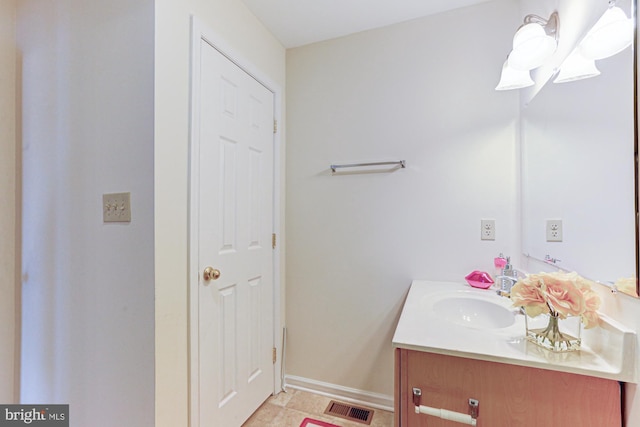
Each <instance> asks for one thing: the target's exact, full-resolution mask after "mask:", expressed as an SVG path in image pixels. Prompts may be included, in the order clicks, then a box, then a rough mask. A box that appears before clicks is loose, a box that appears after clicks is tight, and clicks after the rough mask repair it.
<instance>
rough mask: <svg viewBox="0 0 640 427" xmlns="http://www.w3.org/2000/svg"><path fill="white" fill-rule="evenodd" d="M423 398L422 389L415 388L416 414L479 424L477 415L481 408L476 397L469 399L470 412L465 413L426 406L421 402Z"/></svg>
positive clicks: (414, 402) (467, 423) (471, 424)
mask: <svg viewBox="0 0 640 427" xmlns="http://www.w3.org/2000/svg"><path fill="white" fill-rule="evenodd" d="M421 398H422V390H420V389H419V388H414V389H413V404H414V406H415V411H416V414H424V415H431V416H433V417H437V418H441V419H443V420H448V421H454V422H457V423H461V424H466V425H470V426H475V425H477V419H476V418H477V417H478V412H479V409H480V402H478V400H476V399H469V414H463V413H461V412H454V411H449V410H447V409H441V408H432V407H430V406H424V405H421V404H420V400H421Z"/></svg>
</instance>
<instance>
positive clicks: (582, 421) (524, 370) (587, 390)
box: [395, 348, 622, 427]
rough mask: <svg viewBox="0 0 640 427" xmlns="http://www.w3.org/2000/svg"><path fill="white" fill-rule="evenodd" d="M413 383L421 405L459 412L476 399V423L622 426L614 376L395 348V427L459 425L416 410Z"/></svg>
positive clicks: (491, 426) (489, 426)
mask: <svg viewBox="0 0 640 427" xmlns="http://www.w3.org/2000/svg"><path fill="white" fill-rule="evenodd" d="M414 387H415V388H419V389H421V391H422V396H421V402H420V404H421V405H425V406H430V407H434V408H442V409H447V410H450V411H455V412H461V413H463V414H467V413H469V399H470V398H472V399H476V400H478V402H479V416H478V418H477V426H478V427H506V426H509V427H568V426H582V427H589V426H592V427H620V426H621V425H622V421H621V420H622V414H621V410H622V408H621V391H620V383H618V382H617V381H615V380H609V379H602V378H596V377H590V376H584V375H578V374H572V373H565V372H557V371H551V370H545V369H538V368H532V367H524V366H517V365H510V364H503V363H498V362H488V361H482V360H475V359H467V358H463V357H457V356H449V355H442V354H435V353H428V352H422V351H416V350H408V349H404V348H396V350H395V426H396V427H426V426H428V427H457V426H462V425H463V424H460V423H457V422H454V421H447V420H442V419H440V418H436V417H433V416H430V415H424V414H416V413H415V410H414V408H415V407H414V404H413V388H414Z"/></svg>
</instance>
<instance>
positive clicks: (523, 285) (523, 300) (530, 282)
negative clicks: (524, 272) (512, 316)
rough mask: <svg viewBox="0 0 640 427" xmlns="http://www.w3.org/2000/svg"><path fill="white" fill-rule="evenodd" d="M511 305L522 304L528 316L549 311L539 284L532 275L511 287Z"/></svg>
mask: <svg viewBox="0 0 640 427" xmlns="http://www.w3.org/2000/svg"><path fill="white" fill-rule="evenodd" d="M511 301H513V305H515V306H522V307H524V310H525V311H526V312H527V315H528V316H529V317H536V316H537V315H539V314H542V313H548V312H549V306H548V305H547V302H546V300H545V298H544V295H543V294H542V290H541V289H540V286H539V284H538V282H537V280H535V278H534V277H533V276H529V277H527V278H525V279H521V280H519V281H518V282H517V283H516V284H515V285H513V287H512V288H511Z"/></svg>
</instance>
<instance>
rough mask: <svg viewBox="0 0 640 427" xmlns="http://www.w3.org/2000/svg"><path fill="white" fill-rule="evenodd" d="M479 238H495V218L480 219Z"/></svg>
mask: <svg viewBox="0 0 640 427" xmlns="http://www.w3.org/2000/svg"><path fill="white" fill-rule="evenodd" d="M480 239H481V240H496V220H495V219H481V220H480Z"/></svg>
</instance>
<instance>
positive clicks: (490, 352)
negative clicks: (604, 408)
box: [393, 280, 638, 383]
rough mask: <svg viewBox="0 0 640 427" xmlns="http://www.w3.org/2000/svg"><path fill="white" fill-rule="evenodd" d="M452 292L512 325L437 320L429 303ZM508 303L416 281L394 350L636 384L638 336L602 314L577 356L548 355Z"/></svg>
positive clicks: (490, 294) (456, 286)
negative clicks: (487, 305) (499, 312)
mask: <svg viewBox="0 0 640 427" xmlns="http://www.w3.org/2000/svg"><path fill="white" fill-rule="evenodd" d="M451 292H454V293H458V294H459V295H462V294H468V295H472V296H477V297H478V298H481V299H490V300H491V301H492V302H494V303H498V304H500V305H503V306H505V307H506V308H509V309H510V310H513V311H514V316H515V322H514V323H513V325H511V326H508V327H504V328H494V329H488V328H475V327H473V325H468V326H466V325H462V324H457V323H453V322H450V321H448V320H445V319H442V318H440V317H439V316H437V315H436V314H435V313H434V312H433V310H432V309H431V308H430V305H431V304H430V300H433V299H437V298H438V296H439V295H442V294H443V293H446V294H447V295H448V294H449V293H451ZM515 311H517V309H516V308H514V307H512V304H511V300H510V299H508V298H504V297H499V296H497V295H496V294H495V290H492V289H488V290H482V289H476V288H472V287H471V286H469V285H468V284H466V283H455V282H432V281H426V280H414V281H413V282H412V284H411V288H410V290H409V294H408V295H407V299H406V301H405V304H404V307H403V309H402V314H401V316H400V320H399V322H398V326H397V327H396V331H395V334H394V337H393V346H394V347H395V348H404V349H409V350H418V351H424V352H429V353H438V354H447V355H451V356H459V357H466V358H470V359H478V360H487V361H492V362H500V363H508V364H512V365H520V366H530V367H535V368H542V369H548V370H553V371H562V372H571V373H576V374H582V375H589V376H593V377H600V378H607V379H613V380H618V381H624V382H633V383H636V382H638V381H637V375H636V368H635V366H636V363H635V361H636V360H635V359H636V355H635V347H636V334H635V332H634V331H632V330H630V329H628V328H626V327H624V326H623V325H621V324H619V323H618V322H615V321H614V320H612V319H610V318H608V317H607V316H604V315H602V314H601V316H600V317H601V319H602V325H603V326H602V327H596V328H593V329H587V330H585V329H583V331H582V346H581V349H580V350H579V351H573V352H567V353H552V352H550V351H548V350H545V349H543V348H541V347H539V346H537V345H535V344H533V343H531V342H529V341H527V340H526V339H525V325H524V316H523V315H521V314H515Z"/></svg>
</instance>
